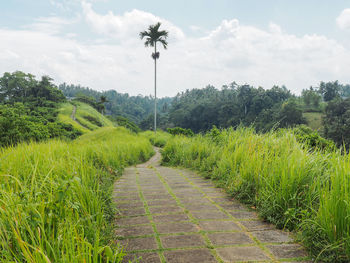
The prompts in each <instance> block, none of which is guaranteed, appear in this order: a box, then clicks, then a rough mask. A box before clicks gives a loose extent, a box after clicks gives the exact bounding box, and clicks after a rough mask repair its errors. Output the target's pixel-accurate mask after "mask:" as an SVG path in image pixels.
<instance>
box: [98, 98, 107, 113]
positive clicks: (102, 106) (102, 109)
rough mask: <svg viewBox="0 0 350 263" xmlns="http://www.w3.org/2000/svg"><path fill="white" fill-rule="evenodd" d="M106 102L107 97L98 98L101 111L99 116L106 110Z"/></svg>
mask: <svg viewBox="0 0 350 263" xmlns="http://www.w3.org/2000/svg"><path fill="white" fill-rule="evenodd" d="M106 102H108V100H107V97H106V96H103V95H102V96H101V97H100V102H99V104H100V110H101V114H102V115H103V113H104V110H105V109H106V107H105V103H106Z"/></svg>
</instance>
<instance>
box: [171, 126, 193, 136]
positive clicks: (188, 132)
mask: <svg viewBox="0 0 350 263" xmlns="http://www.w3.org/2000/svg"><path fill="white" fill-rule="evenodd" d="M167 131H168V132H169V133H170V134H171V135H184V136H188V137H192V136H193V135H194V133H193V131H192V130H191V129H183V128H181V127H175V128H168V129H167Z"/></svg>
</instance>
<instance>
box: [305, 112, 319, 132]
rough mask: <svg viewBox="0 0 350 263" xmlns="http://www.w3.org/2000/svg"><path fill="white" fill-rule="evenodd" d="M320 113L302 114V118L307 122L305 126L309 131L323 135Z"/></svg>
mask: <svg viewBox="0 0 350 263" xmlns="http://www.w3.org/2000/svg"><path fill="white" fill-rule="evenodd" d="M322 116H323V113H322V112H304V113H303V117H304V118H305V120H306V122H307V126H309V127H310V128H311V129H313V130H315V131H318V132H319V133H322V134H323V123H322Z"/></svg>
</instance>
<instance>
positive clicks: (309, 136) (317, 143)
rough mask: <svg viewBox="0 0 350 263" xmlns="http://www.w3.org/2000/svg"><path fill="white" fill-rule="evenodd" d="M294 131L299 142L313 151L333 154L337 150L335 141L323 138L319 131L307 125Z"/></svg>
mask: <svg viewBox="0 0 350 263" xmlns="http://www.w3.org/2000/svg"><path fill="white" fill-rule="evenodd" d="M292 131H293V134H294V135H295V137H296V139H297V141H298V142H300V143H302V144H304V145H305V146H306V147H307V148H309V149H311V150H323V151H326V152H332V151H334V150H335V149H336V146H335V144H334V142H333V141H331V140H327V139H325V138H323V137H321V136H320V135H319V134H318V132H317V131H314V130H312V129H311V128H310V127H308V126H306V125H300V126H298V127H296V128H294V129H293V130H292Z"/></svg>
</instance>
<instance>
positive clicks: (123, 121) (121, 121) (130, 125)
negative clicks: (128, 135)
mask: <svg viewBox="0 0 350 263" xmlns="http://www.w3.org/2000/svg"><path fill="white" fill-rule="evenodd" d="M109 119H110V120H112V121H113V122H115V123H116V125H117V126H122V127H125V128H127V129H129V130H130V131H132V132H135V133H138V132H140V131H141V129H140V128H139V127H138V126H137V125H136V124H135V123H134V122H132V121H130V120H129V119H128V118H124V117H122V116H117V117H113V116H109Z"/></svg>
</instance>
